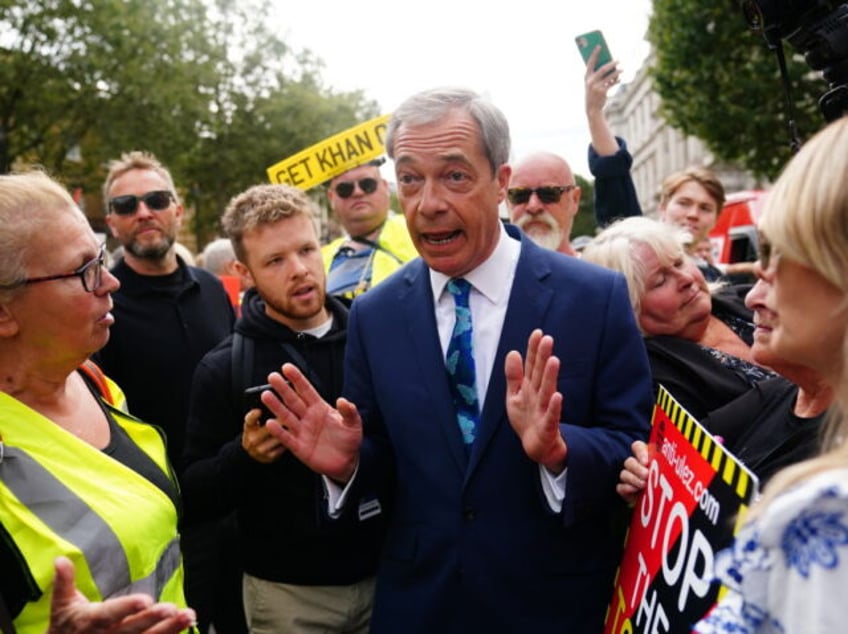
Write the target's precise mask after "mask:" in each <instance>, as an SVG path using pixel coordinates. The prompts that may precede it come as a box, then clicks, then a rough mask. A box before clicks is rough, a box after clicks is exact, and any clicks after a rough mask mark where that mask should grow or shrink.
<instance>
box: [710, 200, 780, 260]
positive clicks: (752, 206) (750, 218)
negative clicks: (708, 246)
mask: <svg viewBox="0 0 848 634" xmlns="http://www.w3.org/2000/svg"><path fill="white" fill-rule="evenodd" d="M765 195H766V192H764V191H762V190H749V191H741V192H736V193H733V194H729V195H728V196H727V200H726V201H725V203H724V207H722V210H721V213H719V215H718V220H717V221H716V224H715V226H714V227H713V228H712V229H711V230H710V234H709V236H710V242H711V243H712V247H713V260H714V262H715V263H716V264H732V263H734V262H753V261H754V260H756V259H757V253H758V249H759V242H758V239H757V220H759V218H760V214H761V213H762V207H763V201H764V200H765Z"/></svg>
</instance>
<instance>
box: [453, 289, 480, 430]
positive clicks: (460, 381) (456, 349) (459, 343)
mask: <svg viewBox="0 0 848 634" xmlns="http://www.w3.org/2000/svg"><path fill="white" fill-rule="evenodd" d="M447 288H448V292H449V293H450V294H451V295H453V298H454V303H455V305H456V321H455V322H454V326H453V334H452V335H451V339H450V344H449V345H448V353H447V358H446V359H445V368H446V370H447V373H448V378H449V379H450V380H449V381H448V382H449V383H450V389H451V395H452V396H453V404H454V407H455V408H456V417H457V421H458V423H459V429H460V431H461V432H462V441H463V442H464V443H465V445H466V446H468V445H471V443H473V442H474V437H475V435H476V433H477V423H479V421H480V405H479V403H478V402H477V386H476V380H477V379H476V376H477V375H476V372H475V369H474V355H473V353H472V347H471V308H470V306H469V305H468V296H469V294H470V292H471V284H469V283H468V281H467V280H464V279H456V280H451V281H450V282H448V286H447Z"/></svg>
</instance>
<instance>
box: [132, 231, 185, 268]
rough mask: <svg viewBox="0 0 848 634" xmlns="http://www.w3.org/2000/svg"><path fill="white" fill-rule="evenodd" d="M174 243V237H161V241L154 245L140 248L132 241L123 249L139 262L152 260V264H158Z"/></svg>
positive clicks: (140, 246)
mask: <svg viewBox="0 0 848 634" xmlns="http://www.w3.org/2000/svg"><path fill="white" fill-rule="evenodd" d="M175 241H176V236H163V238H162V240H161V241H160V242H157V243H156V244H149V245H146V246H142V245H140V244H139V243H138V242H136V241H135V240H132V241H131V242H129V243H128V244H125V245H124V249H126V250H127V251H129V252H130V253H132V254H133V255H134V256H135V257H137V258H139V259H140V260H152V261H154V262H158V261H159V260H161V259H162V258H164V257H165V256H166V255H167V254H168V251H170V250H171V247H172V246H174V242H175Z"/></svg>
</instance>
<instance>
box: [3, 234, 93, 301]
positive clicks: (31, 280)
mask: <svg viewBox="0 0 848 634" xmlns="http://www.w3.org/2000/svg"><path fill="white" fill-rule="evenodd" d="M105 261H106V245H105V244H104V245H101V246H100V252H99V253H98V254H97V257H95V258H94V259H93V260H89V261H88V262H86V263H85V264H83V265H82V266H81V267H79V268H78V269H77V270H76V271H72V272H71V273H59V274H58V275H45V276H43V277H28V278H26V279H23V280H21V281H20V282H18V283H16V284H14V285H13V286H26V285H27V284H38V283H39V282H52V281H53V280H64V279H67V278H69V277H78V278H80V281H81V282H82V287H83V289H85V291H86V292H87V293H93V292H94V291H96V290H97V289H98V288H100V284H101V283H102V282H103V265H104V263H105Z"/></svg>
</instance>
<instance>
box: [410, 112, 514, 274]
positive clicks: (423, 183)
mask: <svg viewBox="0 0 848 634" xmlns="http://www.w3.org/2000/svg"><path fill="white" fill-rule="evenodd" d="M394 155H395V156H394V160H395V171H396V174H397V182H398V195H399V197H400V202H401V206H402V207H403V212H404V215H405V216H406V224H407V227H408V228H409V233H410V236H411V237H412V242H413V243H414V244H415V248H416V249H417V250H418V253H420V254H421V257H422V258H423V259H424V261H425V262H426V263H427V266H429V267H430V268H432V269H433V270H436V271H439V272H441V273H444V274H445V275H448V276H449V277H462V276H463V275H465V274H466V273H468V272H469V271H471V270H472V269H474V268H476V267H477V266H478V265H480V264H481V263H482V262H483V261H485V260H486V258H488V257H489V255H491V253H492V251H494V249H495V246H496V245H497V243H498V237H499V232H500V220H499V218H498V205H499V204H500V202H501V201H502V200H503V199H504V197H505V195H506V185H507V182H508V181H509V174H510V168H509V166H508V165H501V166H500V167H499V168H498V170H497V173H496V174H495V175H492V169H491V167H490V165H489V162H488V160H487V159H486V156H485V154H484V152H483V146H482V142H481V140H480V131H479V129H478V127H477V123H476V121H474V119H472V118H471V117H470V116H469V115H468V114H466V113H464V112H462V111H460V110H453V111H452V112H450V113H449V114H448V115H447V116H445V117H444V118H443V119H441V120H440V121H438V122H435V123H430V124H426V125H420V126H411V125H403V126H401V127H400V128H399V129H398V132H397V136H396V139H395V146H394Z"/></svg>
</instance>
